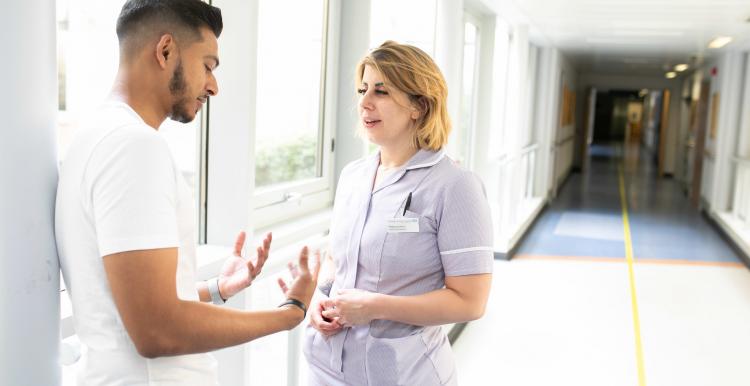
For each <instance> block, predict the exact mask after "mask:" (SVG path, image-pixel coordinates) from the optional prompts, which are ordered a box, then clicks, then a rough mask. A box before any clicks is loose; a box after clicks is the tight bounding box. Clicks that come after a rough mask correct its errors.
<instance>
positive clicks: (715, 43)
mask: <svg viewBox="0 0 750 386" xmlns="http://www.w3.org/2000/svg"><path fill="white" fill-rule="evenodd" d="M731 41H732V37H731V36H718V37H716V38H714V40H711V42H710V43H708V48H714V49H717V48H721V47H724V46H725V45H727V44H729V42H731Z"/></svg>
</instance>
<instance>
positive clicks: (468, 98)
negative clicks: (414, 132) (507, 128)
mask: <svg viewBox="0 0 750 386" xmlns="http://www.w3.org/2000/svg"><path fill="white" fill-rule="evenodd" d="M465 17H466V20H467V21H466V22H465V23H464V57H463V74H462V82H461V115H460V121H459V125H458V127H457V129H458V133H457V134H458V135H456V141H457V145H456V148H457V150H458V154H457V156H458V157H457V161H459V162H460V163H461V164H463V165H465V166H466V167H470V166H471V162H472V154H474V148H473V145H474V144H473V142H474V138H473V133H474V130H475V127H474V126H475V123H476V104H477V103H476V102H477V98H476V94H477V87H476V86H477V73H478V67H479V60H478V59H479V27H478V25H479V24H478V23H477V22H476V21H475V20H474V18H473V17H471V16H470V15H469V14H466V15H465Z"/></svg>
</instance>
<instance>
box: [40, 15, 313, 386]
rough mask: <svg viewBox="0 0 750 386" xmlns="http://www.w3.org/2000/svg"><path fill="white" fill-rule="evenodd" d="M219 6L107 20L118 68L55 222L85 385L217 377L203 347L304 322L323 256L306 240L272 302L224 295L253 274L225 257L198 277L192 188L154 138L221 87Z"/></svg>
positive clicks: (75, 147) (70, 162) (64, 184)
mask: <svg viewBox="0 0 750 386" xmlns="http://www.w3.org/2000/svg"><path fill="white" fill-rule="evenodd" d="M221 30H222V19H221V12H220V10H219V9H218V8H215V7H212V6H210V5H208V4H206V3H203V2H202V1H200V0H129V1H127V2H126V3H125V5H124V6H123V8H122V11H121V13H120V16H119V18H118V21H117V35H118V39H119V43H120V64H119V69H118V73H117V77H116V80H115V84H114V86H113V90H112V93H111V95H110V97H109V98H108V100H107V101H106V102H105V103H104V104H102V105H101V106H99V107H98V109H97V110H96V111H95V113H94V114H93V115H92V116H91V117H89V118H90V119H88V121H87V123H86V124H85V125H84V126H83V127H81V128H80V130H79V133H78V135H77V137H76V139H75V140H74V141H73V143H72V144H71V146H70V149H69V152H68V157H67V159H66V160H65V161H64V162H63V164H62V166H61V170H60V181H59V186H58V192H57V205H56V219H55V229H56V235H57V246H58V251H59V255H60V263H61V266H62V271H63V275H64V278H65V282H66V284H67V286H68V291H69V293H70V297H71V300H72V304H73V317H74V323H75V329H76V332H77V334H78V336H79V338H80V339H81V341H82V342H83V343H84V345H85V346H86V350H84V355H85V356H84V364H83V368H82V370H81V373H80V374H79V383H81V384H85V385H215V384H216V383H217V377H216V364H215V361H214V360H213V358H212V357H211V356H210V355H209V354H205V353H206V352H208V351H212V350H216V349H219V348H223V347H228V346H232V345H237V344H241V343H244V342H248V341H250V340H253V339H255V338H258V337H262V336H265V335H268V334H272V333H275V332H278V331H283V330H288V329H290V328H292V327H294V326H296V325H297V324H298V323H300V322H301V321H302V320H303V319H304V315H305V309H306V307H307V305H308V304H309V302H310V298H311V296H312V294H313V292H314V289H315V283H316V280H317V275H318V269H319V265H318V264H317V263H315V264H314V267H313V268H312V269H310V268H308V251H307V248H303V250H302V251H301V253H300V256H299V262H298V263H299V266H298V268H295V269H293V270H292V271H293V272H292V276H293V278H294V279H293V281H292V282H291V283H290V284H289V285H288V286H287V285H286V283H284V282H283V281H281V280H280V283H279V284H280V285H281V288H282V291H283V292H284V294H285V295H286V297H287V299H288V300H287V301H286V302H284V303H283V304H282V305H281V306H280V307H279V308H277V309H275V310H269V311H257V312H246V311H239V310H235V309H229V308H221V307H217V306H214V305H211V304H206V303H202V302H209V301H213V302H214V303H223V301H225V300H226V299H227V298H229V297H231V296H232V295H234V294H236V293H237V292H239V291H241V290H242V289H244V288H245V287H247V286H248V285H250V282H251V281H252V279H253V278H254V277H255V276H256V275H257V274H258V273H259V272H260V269H261V268H262V266H263V263H264V262H265V260H266V258H267V257H268V250H269V247H270V243H271V235H270V234H269V235H268V236H267V237H266V239H265V240H264V241H263V245H262V246H260V247H258V249H257V252H258V254H257V259H256V260H255V262H254V263H253V262H251V261H246V260H245V259H243V258H242V257H241V256H240V252H241V250H242V246H243V244H244V241H245V235H244V233H240V235H239V236H238V238H237V242H236V245H235V248H234V256H232V257H230V259H229V260H228V261H227V262H226V263H225V265H224V268H223V270H222V273H221V274H220V276H219V277H218V278H216V279H212V280H209V281H208V282H201V283H197V284H196V282H195V277H194V275H195V239H194V234H195V224H194V223H193V219H194V217H193V213H192V210H193V204H192V196H191V194H190V190H189V189H188V187H187V185H186V183H185V181H184V180H183V178H182V176H181V174H180V173H179V172H178V170H177V168H176V167H175V164H174V162H173V160H172V157H171V155H170V153H169V150H168V147H167V145H166V143H165V142H164V140H163V139H162V138H161V137H160V136H159V135H158V134H157V131H156V130H157V128H158V127H159V126H160V125H161V123H162V122H163V121H164V120H165V119H166V118H167V117H169V118H172V119H174V120H178V121H181V122H190V121H191V120H193V119H194V118H195V116H196V113H197V112H198V111H199V110H200V108H201V106H202V105H203V104H204V103H205V102H206V100H207V99H208V98H209V97H211V96H215V95H216V93H217V92H218V86H217V83H216V79H215V78H214V75H213V71H214V70H215V69H216V67H217V66H218V65H219V58H218V48H217V38H218V37H219V35H220V33H221Z"/></svg>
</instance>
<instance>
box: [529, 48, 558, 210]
mask: <svg viewBox="0 0 750 386" xmlns="http://www.w3.org/2000/svg"><path fill="white" fill-rule="evenodd" d="M539 66H541V71H540V78H539V81H538V85H537V90H538V92H537V98H536V101H532V103H535V104H537V105H538V110H537V111H538V117H537V119H538V123H537V125H536V128H535V130H536V140H537V144H538V145H539V150H538V151H537V161H536V165H537V171H536V180H535V183H534V195H535V196H537V197H546V195H547V193H548V191H549V189H550V186H551V182H552V181H553V178H554V176H553V174H554V170H555V168H554V161H555V160H554V159H553V157H552V155H553V154H554V149H555V136H556V134H557V123H558V109H557V106H558V102H559V85H560V76H561V70H560V54H559V52H558V51H557V50H556V49H554V48H552V47H545V48H543V49H542V50H541V55H540V63H539Z"/></svg>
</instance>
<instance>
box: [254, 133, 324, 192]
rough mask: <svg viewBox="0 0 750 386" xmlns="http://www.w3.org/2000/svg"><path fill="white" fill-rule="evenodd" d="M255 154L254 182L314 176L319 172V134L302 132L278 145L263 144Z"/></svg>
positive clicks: (265, 184) (300, 178)
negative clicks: (317, 135)
mask: <svg viewBox="0 0 750 386" xmlns="http://www.w3.org/2000/svg"><path fill="white" fill-rule="evenodd" d="M260 148H261V150H260V151H259V152H258V154H256V156H255V186H257V187H261V186H268V185H273V184H277V183H282V182H290V181H297V180H302V179H307V178H313V177H316V175H317V162H316V161H317V153H318V151H317V150H318V148H317V137H315V136H313V135H300V136H298V137H296V138H293V139H291V140H289V141H285V142H283V143H280V144H277V145H275V146H262V147H260Z"/></svg>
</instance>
